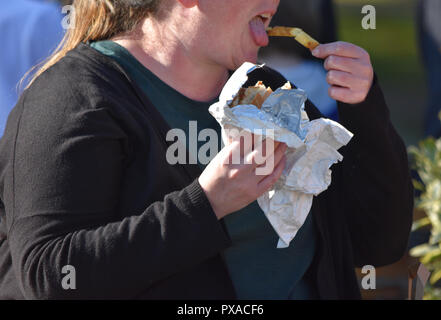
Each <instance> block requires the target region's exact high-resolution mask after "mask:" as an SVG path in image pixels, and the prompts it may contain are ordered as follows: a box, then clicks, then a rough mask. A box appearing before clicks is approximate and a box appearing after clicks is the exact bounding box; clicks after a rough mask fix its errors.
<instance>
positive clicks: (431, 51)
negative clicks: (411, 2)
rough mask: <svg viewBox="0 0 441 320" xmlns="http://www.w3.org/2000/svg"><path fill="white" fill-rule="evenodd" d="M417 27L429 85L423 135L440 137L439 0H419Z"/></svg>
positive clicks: (440, 18)
mask: <svg viewBox="0 0 441 320" xmlns="http://www.w3.org/2000/svg"><path fill="white" fill-rule="evenodd" d="M418 27H419V32H420V45H421V51H422V58H423V63H424V65H425V67H426V72H427V80H428V86H429V102H428V107H427V110H426V115H425V126H424V129H425V132H424V133H425V135H428V136H429V135H430V136H433V137H435V138H439V137H441V123H440V120H439V117H438V113H439V112H440V111H441V1H440V0H421V1H420V2H419V10H418Z"/></svg>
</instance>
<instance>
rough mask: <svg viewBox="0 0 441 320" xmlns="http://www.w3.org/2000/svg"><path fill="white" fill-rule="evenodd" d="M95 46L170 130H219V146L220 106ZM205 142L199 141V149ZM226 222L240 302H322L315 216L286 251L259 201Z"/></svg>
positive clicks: (115, 50) (109, 45) (117, 50)
mask: <svg viewBox="0 0 441 320" xmlns="http://www.w3.org/2000/svg"><path fill="white" fill-rule="evenodd" d="M91 47H92V48H94V49H96V50H97V51H99V52H101V53H102V54H105V55H107V56H109V57H112V58H113V59H115V60H116V61H117V62H118V63H119V64H120V65H121V66H122V67H123V68H124V69H125V70H126V72H127V73H128V74H129V75H130V77H131V78H132V79H133V80H134V81H135V82H136V83H137V84H138V85H139V86H140V87H141V88H142V90H143V91H144V92H145V94H146V95H147V96H148V97H149V99H150V100H151V102H152V103H153V105H154V106H156V107H157V108H158V110H159V112H160V113H161V115H162V116H163V117H164V119H165V120H166V122H167V123H168V124H169V125H170V127H171V128H179V129H182V130H184V131H185V132H186V134H187V137H189V122H190V121H197V131H198V133H199V132H200V131H201V130H203V129H206V128H210V129H214V130H216V131H217V133H218V143H219V146H220V137H221V135H220V126H219V124H218V123H217V121H216V120H215V119H214V118H213V117H212V116H211V115H210V114H209V112H208V108H209V106H210V105H211V104H212V103H214V102H215V101H208V102H198V101H194V100H191V99H189V98H187V97H185V96H184V95H182V94H180V93H179V92H177V91H176V90H175V89H173V88H171V87H170V86H168V85H167V84H165V83H164V82H163V81H161V80H160V79H159V78H158V77H157V76H155V75H154V74H153V73H152V72H150V71H149V70H148V69H147V68H145V67H144V66H143V65H142V64H141V63H140V62H139V61H138V60H137V59H136V58H135V57H133V56H132V55H131V54H130V53H129V52H128V51H127V50H126V49H125V48H123V47H122V46H120V45H118V44H117V43H115V42H112V41H100V42H95V43H92V44H91ZM204 143H205V142H199V144H198V147H200V146H201V145H202V144H204ZM187 145H188V144H187ZM200 165H201V164H200ZM201 167H202V168H203V167H204V166H203V165H201ZM224 220H225V223H226V226H227V229H228V232H229V235H230V237H231V239H232V242H233V245H232V246H231V247H230V248H229V249H228V250H226V251H225V252H224V255H225V261H226V263H227V266H228V268H229V271H230V276H231V278H232V280H233V283H234V286H235V289H236V293H237V296H238V298H239V299H311V298H317V294H316V288H315V285H314V284H313V283H312V281H310V280H307V277H305V273H306V271H307V269H308V268H309V266H310V264H311V262H312V259H313V257H314V253H315V250H316V233H317V232H316V229H315V225H314V223H313V220H312V218H311V216H310V215H309V216H308V218H307V219H306V221H305V224H304V225H303V226H302V228H301V229H300V230H299V232H298V233H297V235H296V237H295V238H294V240H293V241H292V242H291V244H290V246H289V248H286V249H277V248H276V246H277V242H278V236H277V234H276V233H275V231H274V230H273V228H272V226H271V225H270V223H269V222H268V220H267V219H266V217H265V215H264V213H263V211H262V210H261V209H260V207H259V205H258V204H257V202H254V203H252V204H251V205H249V206H248V207H246V208H244V209H242V210H240V211H238V212H236V213H233V214H231V215H229V216H227V217H225V218H224Z"/></svg>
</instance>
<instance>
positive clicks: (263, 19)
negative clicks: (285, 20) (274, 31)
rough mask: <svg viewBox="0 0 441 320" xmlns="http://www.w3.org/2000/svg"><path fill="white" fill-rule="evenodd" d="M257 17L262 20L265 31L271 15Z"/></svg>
mask: <svg viewBox="0 0 441 320" xmlns="http://www.w3.org/2000/svg"><path fill="white" fill-rule="evenodd" d="M258 17H259V18H260V19H262V22H263V24H264V25H265V29H266V28H268V27H269V24H270V20H271V14H270V13H262V14H259V15H258Z"/></svg>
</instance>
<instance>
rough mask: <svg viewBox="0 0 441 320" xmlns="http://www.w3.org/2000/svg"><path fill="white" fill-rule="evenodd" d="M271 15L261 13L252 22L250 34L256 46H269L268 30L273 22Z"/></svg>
mask: <svg viewBox="0 0 441 320" xmlns="http://www.w3.org/2000/svg"><path fill="white" fill-rule="evenodd" d="M271 16H272V15H271V14H270V13H261V14H258V15H257V16H255V17H254V18H253V19H252V20H251V21H250V32H251V36H252V38H253V40H254V42H255V44H256V45H257V46H259V47H265V46H267V45H268V42H269V40H268V35H267V33H266V29H267V28H268V26H269V23H270V21H271Z"/></svg>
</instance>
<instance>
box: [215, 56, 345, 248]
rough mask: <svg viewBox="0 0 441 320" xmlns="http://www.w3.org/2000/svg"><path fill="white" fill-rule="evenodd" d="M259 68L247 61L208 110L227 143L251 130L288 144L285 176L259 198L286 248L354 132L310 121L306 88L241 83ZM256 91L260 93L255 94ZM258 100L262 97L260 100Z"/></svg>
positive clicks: (321, 119) (328, 121) (329, 180)
mask: <svg viewBox="0 0 441 320" xmlns="http://www.w3.org/2000/svg"><path fill="white" fill-rule="evenodd" d="M260 67H261V66H257V65H254V64H251V63H244V64H243V65H242V66H241V67H240V68H239V69H238V70H237V71H236V72H235V73H234V74H233V75H232V76H231V78H230V80H229V81H228V82H227V84H226V85H225V87H224V89H223V90H222V93H221V95H220V97H219V101H218V102H216V103H214V104H213V105H211V106H210V108H209V112H210V113H211V114H212V115H213V117H214V118H215V119H216V120H217V121H218V122H219V124H220V126H221V128H222V140H223V142H224V143H227V142H228V141H231V139H232V138H233V139H234V138H235V136H234V135H236V134H238V133H240V131H247V132H250V133H253V134H255V135H260V136H261V137H262V138H270V139H272V140H274V141H278V142H282V143H285V144H286V145H287V146H288V150H287V151H286V159H287V161H286V163H287V165H286V167H285V170H284V171H283V173H282V176H281V177H280V179H279V181H277V183H276V184H275V185H274V187H273V188H272V189H271V190H268V191H267V192H265V193H264V194H263V195H262V196H261V197H259V198H258V199H257V202H258V204H259V206H260V208H261V209H262V211H263V212H264V214H265V216H266V217H267V219H268V221H269V222H270V224H271V225H272V227H273V228H274V230H275V231H276V233H277V234H278V236H279V242H278V244H277V247H278V248H286V247H288V246H289V244H290V242H291V241H292V239H294V237H295V235H296V234H297V231H298V230H299V229H300V228H301V226H302V225H303V223H304V222H305V220H306V217H307V216H308V214H309V212H310V209H311V206H312V202H313V197H314V196H317V195H319V194H320V193H322V192H323V191H325V190H326V189H327V188H328V186H329V185H330V184H331V170H330V168H331V166H332V165H333V164H336V163H337V162H340V161H342V160H343V156H342V155H341V154H340V153H338V151H337V150H338V149H340V148H341V147H342V146H344V145H346V144H347V143H348V142H349V141H350V140H351V138H352V133H350V132H349V131H348V130H346V129H345V128H344V127H343V126H341V125H340V124H339V123H336V122H334V121H332V120H329V119H323V118H320V119H315V120H312V121H310V120H309V118H308V115H307V114H306V112H305V109H304V107H305V101H306V100H307V96H306V92H305V91H303V90H300V89H291V85H290V84H286V85H285V86H284V87H282V88H278V89H277V90H276V91H274V92H272V93H271V94H270V95H269V96H268V97H266V98H265V99H263V98H264V97H265V96H266V94H267V92H269V89H270V88H267V87H265V85H264V83H262V82H258V83H257V84H256V85H255V86H253V87H248V88H243V85H244V84H245V83H246V82H247V80H248V74H249V73H250V72H252V71H253V70H255V69H257V68H260ZM271 91H272V90H271ZM258 95H259V96H260V98H257V99H256V96H258ZM257 100H264V101H263V102H262V104H261V101H257ZM254 103H255V104H254ZM256 174H257V171H256Z"/></svg>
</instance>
